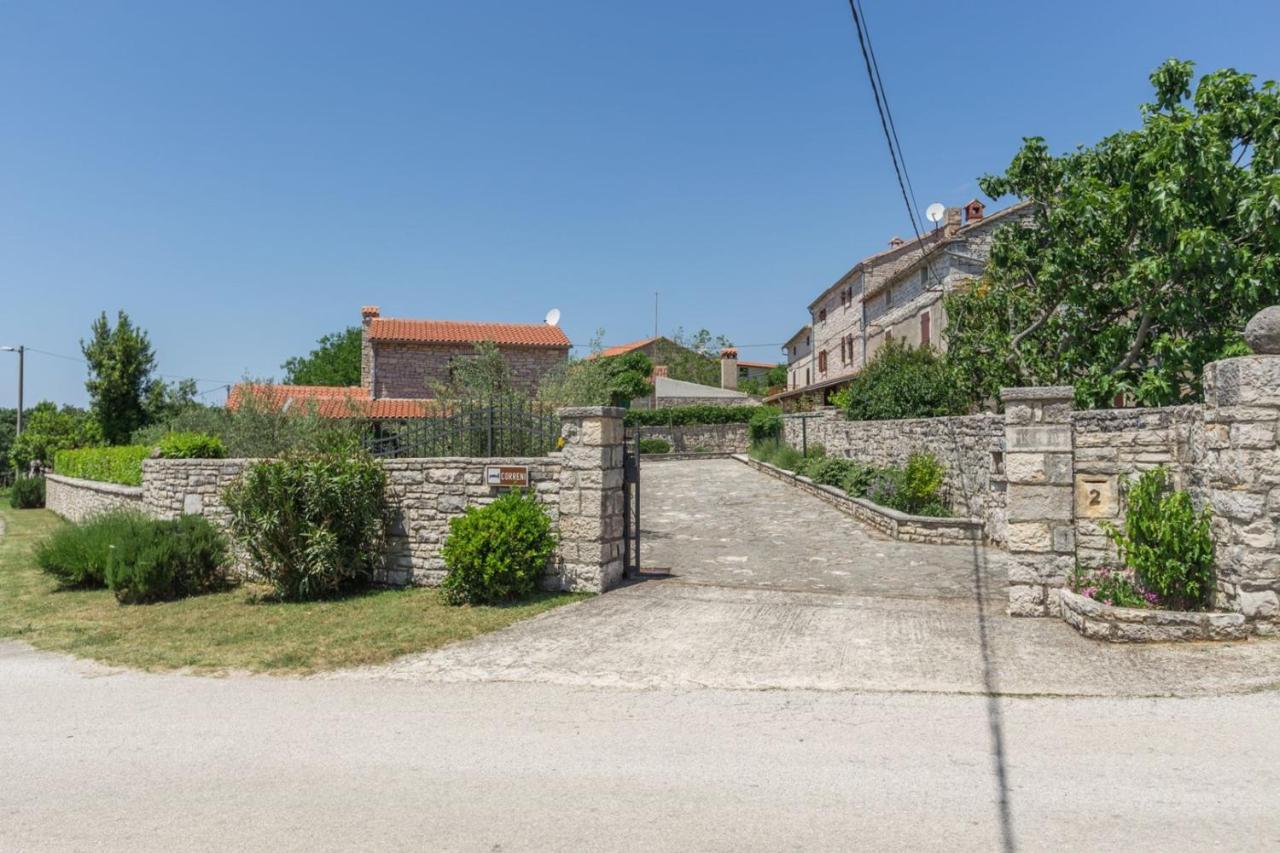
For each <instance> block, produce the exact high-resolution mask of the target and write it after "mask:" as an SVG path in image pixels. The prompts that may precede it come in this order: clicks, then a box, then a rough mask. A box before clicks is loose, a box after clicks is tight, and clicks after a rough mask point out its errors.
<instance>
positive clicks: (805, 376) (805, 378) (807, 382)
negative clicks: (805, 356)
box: [804, 367, 812, 385]
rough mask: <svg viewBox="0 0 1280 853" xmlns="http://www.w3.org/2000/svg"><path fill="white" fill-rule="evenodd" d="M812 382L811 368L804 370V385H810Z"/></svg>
mask: <svg viewBox="0 0 1280 853" xmlns="http://www.w3.org/2000/svg"><path fill="white" fill-rule="evenodd" d="M811 381H812V380H811V379H809V368H807V367H806V368H805V369H804V384H805V385H808V384H809V383H810V382H811Z"/></svg>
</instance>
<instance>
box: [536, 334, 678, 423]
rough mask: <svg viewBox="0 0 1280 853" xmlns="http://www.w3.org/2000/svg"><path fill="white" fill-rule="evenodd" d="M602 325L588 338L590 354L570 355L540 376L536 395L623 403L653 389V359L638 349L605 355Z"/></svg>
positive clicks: (567, 401) (569, 401) (574, 402)
mask: <svg viewBox="0 0 1280 853" xmlns="http://www.w3.org/2000/svg"><path fill="white" fill-rule="evenodd" d="M603 339H604V329H597V330H596V334H595V337H593V338H592V339H591V355H590V356H589V357H587V358H578V359H571V360H569V361H567V362H565V363H564V365H563V366H561V367H560V368H559V369H557V370H553V371H551V372H550V373H548V374H547V375H546V376H544V377H543V379H542V382H541V383H540V384H539V385H538V399H539V400H542V401H543V402H545V403H547V404H549V405H555V406H626V405H630V404H631V401H632V400H635V399H638V398H640V397H647V396H648V395H649V394H651V393H653V385H652V384H650V382H649V377H650V376H652V374H653V362H652V361H650V360H649V357H648V356H646V355H645V354H644V353H641V352H631V353H626V354H624V355H619V356H612V357H609V358H605V357H603V356H601V354H600V353H601V352H602V351H603V344H602V343H601V341H603Z"/></svg>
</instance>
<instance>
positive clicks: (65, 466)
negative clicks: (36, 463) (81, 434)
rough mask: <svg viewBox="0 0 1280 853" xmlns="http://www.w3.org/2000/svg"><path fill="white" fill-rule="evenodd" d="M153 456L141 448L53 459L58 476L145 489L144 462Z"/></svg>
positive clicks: (66, 453)
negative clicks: (143, 477)
mask: <svg viewBox="0 0 1280 853" xmlns="http://www.w3.org/2000/svg"><path fill="white" fill-rule="evenodd" d="M150 454H151V448H149V447H146V446H143V445H137V444H133V445H126V446H124V447H82V448H80V449H79V450H59V451H58V452H57V453H56V454H55V455H54V457H53V470H54V473H57V474H62V475H63V476H66V477H78V478H80V479H82V480H97V481H99V482H102V483H119V484H121V485H123V486H141V485H142V460H143V459H146V458H147V457H148V456H149V455H150Z"/></svg>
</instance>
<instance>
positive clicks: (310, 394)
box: [227, 383, 440, 420]
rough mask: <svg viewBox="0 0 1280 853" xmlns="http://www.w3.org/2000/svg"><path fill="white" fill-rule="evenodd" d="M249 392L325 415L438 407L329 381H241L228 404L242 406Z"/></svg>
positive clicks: (382, 415)
mask: <svg viewBox="0 0 1280 853" xmlns="http://www.w3.org/2000/svg"><path fill="white" fill-rule="evenodd" d="M250 395H253V396H254V397H256V398H257V399H258V400H259V401H261V402H262V403H264V404H265V405H269V406H272V407H275V408H281V407H284V406H286V405H288V406H289V407H290V408H291V409H295V408H296V410H297V411H299V412H305V411H309V410H310V409H311V407H313V406H314V407H315V412H316V414H317V415H319V416H320V417H322V418H350V417H364V418H372V419H374V420H403V419H408V418H424V417H427V416H429V415H431V414H433V413H436V412H437V411H438V410H439V408H440V407H439V404H437V403H436V402H435V401H433V400H406V399H401V398H380V399H377V400H370V399H369V394H368V392H367V391H365V389H363V388H354V387H333V386H329V385H253V384H248V383H242V384H240V385H236V386H235V387H233V388H232V389H231V396H230V397H228V398H227V408H228V409H231V410H232V411H234V410H236V409H238V408H240V406H241V405H243V403H244V401H245V399H246V398H248V397H249V396H250Z"/></svg>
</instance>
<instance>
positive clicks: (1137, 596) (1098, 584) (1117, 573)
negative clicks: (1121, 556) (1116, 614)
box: [1071, 566, 1160, 608]
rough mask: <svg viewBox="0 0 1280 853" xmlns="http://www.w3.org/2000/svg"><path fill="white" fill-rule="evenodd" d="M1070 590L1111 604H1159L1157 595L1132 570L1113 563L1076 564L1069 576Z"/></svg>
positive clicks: (1151, 605)
mask: <svg viewBox="0 0 1280 853" xmlns="http://www.w3.org/2000/svg"><path fill="white" fill-rule="evenodd" d="M1071 591H1072V592H1074V593H1077V594H1079V595H1083V596H1084V597H1085V598H1092V599H1093V600H1094V601H1100V602H1102V603H1103V604H1110V605H1111V606H1113V607H1140V608H1152V607H1159V606H1160V597H1159V596H1158V595H1156V594H1155V593H1154V592H1152V591H1151V590H1149V589H1147V588H1146V587H1144V586H1143V585H1142V582H1141V581H1140V580H1138V578H1137V577H1136V576H1135V575H1134V573H1133V570H1132V569H1125V568H1119V567H1115V566H1099V567H1097V568H1096V569H1088V568H1085V567H1084V566H1077V567H1076V570H1075V572H1074V573H1072V575H1071Z"/></svg>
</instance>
